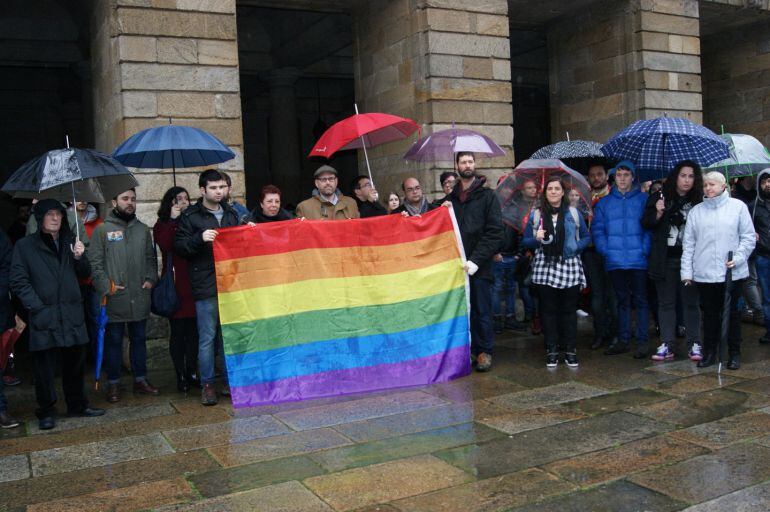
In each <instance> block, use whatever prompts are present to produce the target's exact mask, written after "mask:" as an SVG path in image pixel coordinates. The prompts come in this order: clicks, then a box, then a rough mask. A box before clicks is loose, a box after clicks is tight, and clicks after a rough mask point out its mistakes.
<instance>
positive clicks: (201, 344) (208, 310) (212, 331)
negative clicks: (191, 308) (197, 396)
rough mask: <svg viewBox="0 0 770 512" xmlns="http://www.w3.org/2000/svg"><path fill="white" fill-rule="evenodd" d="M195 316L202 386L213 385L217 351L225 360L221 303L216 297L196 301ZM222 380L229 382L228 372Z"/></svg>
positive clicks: (224, 373)
mask: <svg viewBox="0 0 770 512" xmlns="http://www.w3.org/2000/svg"><path fill="white" fill-rule="evenodd" d="M195 314H196V317H197V320H198V368H199V369H200V377H201V384H213V383H214V381H215V370H214V362H215V358H216V355H217V350H219V353H220V354H222V359H223V360H224V353H225V351H224V348H223V347H222V331H221V328H220V325H219V303H218V302H217V299H216V297H212V298H210V299H203V300H196V301H195ZM222 380H223V381H224V382H227V371H225V372H223V374H222Z"/></svg>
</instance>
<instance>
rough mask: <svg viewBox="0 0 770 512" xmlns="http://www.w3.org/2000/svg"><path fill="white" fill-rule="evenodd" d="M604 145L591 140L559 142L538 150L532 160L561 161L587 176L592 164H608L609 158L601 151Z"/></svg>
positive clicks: (533, 154)
mask: <svg viewBox="0 0 770 512" xmlns="http://www.w3.org/2000/svg"><path fill="white" fill-rule="evenodd" d="M601 148H602V145H601V144H599V143H598V142H593V141H590V140H569V135H568V138H567V140H562V141H559V142H557V143H555V144H551V145H549V146H543V147H542V148H540V149H538V150H537V151H535V152H534V153H532V156H531V157H530V158H535V159H545V158H553V159H556V160H561V161H562V162H564V163H565V164H567V166H569V167H571V168H572V169H575V170H578V171H580V172H582V173H583V174H585V173H586V172H588V166H589V164H590V163H591V162H594V161H597V162H601V163H603V164H608V163H609V161H608V159H607V157H606V156H605V155H604V153H602V151H601Z"/></svg>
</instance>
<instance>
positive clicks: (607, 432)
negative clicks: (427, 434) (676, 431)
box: [435, 412, 671, 478]
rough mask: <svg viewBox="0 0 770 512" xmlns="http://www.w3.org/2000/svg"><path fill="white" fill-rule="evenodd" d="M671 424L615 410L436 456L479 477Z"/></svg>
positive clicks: (604, 445) (637, 436) (646, 434)
mask: <svg viewBox="0 0 770 512" xmlns="http://www.w3.org/2000/svg"><path fill="white" fill-rule="evenodd" d="M670 429H671V426H669V425H666V424H663V423H659V422H657V421H653V420H648V419H644V418H640V417H638V416H634V415H632V414H628V413H625V412H614V413H611V414H603V415H600V416H592V417H590V418H586V419H582V420H576V421H570V422H568V423H561V424H558V425H553V426H550V427H545V428H541V429H537V430H530V431H527V432H522V433H519V434H514V435H512V436H509V437H508V438H505V439H496V440H493V441H490V442H488V443H485V444H479V445H469V446H464V447H460V448H453V449H450V450H444V451H440V452H437V453H436V454H435V455H436V456H437V457H440V458H442V459H444V460H446V461H447V462H450V463H451V464H454V465H456V466H458V467H460V468H463V469H464V470H466V471H468V472H469V473H470V474H472V475H474V476H477V477H478V478H490V477H493V476H497V475H502V474H505V473H513V472H516V471H520V470H522V469H525V468H528V467H532V466H539V465H542V464H546V463H549V462H553V461H555V460H559V459H566V458H569V457H574V456H576V455H580V454H583V453H586V452H592V451H596V450H602V449H604V448H609V447H611V446H615V445H617V444H623V443H628V442H631V441H634V440H637V439H642V438H645V437H651V436H654V435H657V434H660V433H663V432H666V431H668V430H670Z"/></svg>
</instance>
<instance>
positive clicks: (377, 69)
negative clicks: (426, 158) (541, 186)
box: [353, 0, 514, 197]
mask: <svg viewBox="0 0 770 512" xmlns="http://www.w3.org/2000/svg"><path fill="white" fill-rule="evenodd" d="M353 21H354V53H355V55H356V58H357V64H356V100H357V101H358V106H359V109H361V111H363V112H387V113H390V114H396V115H400V116H405V117H409V118H411V119H414V120H415V121H416V122H417V123H418V124H420V125H421V126H422V128H423V132H422V134H423V135H426V134H428V133H431V132H433V131H438V130H442V129H444V128H449V127H451V125H452V123H453V122H455V123H456V125H457V126H458V127H460V128H470V129H473V130H477V131H479V132H482V133H484V134H486V135H488V136H490V137H492V139H494V140H495V142H497V143H498V144H499V145H501V146H502V147H503V148H505V149H506V150H507V152H508V155H507V157H505V158H496V159H484V160H480V161H479V164H480V167H481V168H482V170H483V172H484V174H486V175H487V176H488V179H489V181H490V182H492V183H494V182H495V181H496V176H497V175H499V174H501V173H503V172H505V170H506V169H509V168H510V166H511V165H512V163H513V161H514V160H513V127H512V122H513V113H512V107H511V83H510V79H511V66H510V41H509V38H508V2H507V0H485V1H484V2H467V1H464V0H442V1H435V0H389V1H385V0H373V1H369V2H358V3H356V4H355V7H354V16H353ZM415 139H416V135H415V136H412V137H409V138H407V139H405V140H403V141H400V142H393V143H390V144H386V145H383V146H380V147H377V148H374V149H373V150H372V151H370V152H369V158H370V160H371V163H372V172H373V173H374V175H375V182H376V183H377V187H378V188H379V189H380V191H381V193H382V194H385V193H387V191H388V190H399V187H400V183H401V181H402V180H403V179H404V178H406V177H408V176H415V177H417V178H418V179H420V181H421V182H422V183H423V187H424V188H425V189H426V190H427V191H428V192H429V193H431V195H432V196H434V197H435V196H436V195H437V194H438V192H439V191H440V186H439V182H438V176H439V174H440V172H441V171H442V170H445V169H450V168H452V167H453V164H452V163H449V162H442V163H438V164H422V165H418V164H415V163H413V162H405V161H404V160H403V159H402V158H401V157H402V155H403V154H404V153H405V152H406V151H407V150H408V149H409V147H410V145H411V144H412V143H413V142H414V140H415ZM359 153H362V152H359ZM362 158H363V154H360V155H359V160H361V159H362ZM360 168H361V170H362V171H364V172H365V167H364V166H363V164H361V166H360Z"/></svg>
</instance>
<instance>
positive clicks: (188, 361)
mask: <svg viewBox="0 0 770 512" xmlns="http://www.w3.org/2000/svg"><path fill="white" fill-rule="evenodd" d="M169 325H170V327H171V336H170V337H169V339H168V350H169V353H170V354H171V361H172V362H173V363H174V370H176V373H177V375H184V376H186V377H189V376H190V375H192V374H193V373H198V323H197V320H196V318H195V317H191V318H170V319H169Z"/></svg>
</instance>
